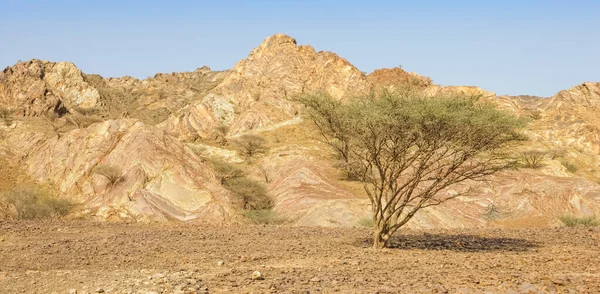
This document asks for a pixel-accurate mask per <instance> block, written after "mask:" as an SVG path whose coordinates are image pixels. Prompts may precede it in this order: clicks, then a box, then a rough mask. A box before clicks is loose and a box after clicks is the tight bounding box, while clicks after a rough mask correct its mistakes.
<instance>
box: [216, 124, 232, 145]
mask: <svg viewBox="0 0 600 294" xmlns="http://www.w3.org/2000/svg"><path fill="white" fill-rule="evenodd" d="M227 132H229V127H228V126H227V125H225V124H220V125H218V126H216V127H215V129H214V130H213V132H212V138H213V139H214V140H215V142H217V144H219V145H225V144H227V139H226V138H225V136H226V135H227Z"/></svg>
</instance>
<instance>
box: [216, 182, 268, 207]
mask: <svg viewBox="0 0 600 294" xmlns="http://www.w3.org/2000/svg"><path fill="white" fill-rule="evenodd" d="M225 187H226V188H227V189H229V190H230V191H231V192H233V193H234V194H235V195H236V196H237V197H238V200H239V201H240V202H241V205H240V206H241V207H242V208H243V209H271V208H273V200H272V199H271V197H269V195H268V194H267V189H266V188H265V186H264V185H263V184H262V183H260V182H258V181H255V180H252V179H249V178H245V177H241V178H233V179H229V180H227V181H225Z"/></svg>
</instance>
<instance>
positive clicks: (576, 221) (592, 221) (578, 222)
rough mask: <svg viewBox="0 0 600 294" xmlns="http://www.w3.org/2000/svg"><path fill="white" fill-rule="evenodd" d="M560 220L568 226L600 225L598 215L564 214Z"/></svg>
mask: <svg viewBox="0 0 600 294" xmlns="http://www.w3.org/2000/svg"><path fill="white" fill-rule="evenodd" d="M560 221H561V222H562V223H563V224H564V225H565V226H567V227H576V226H584V227H597V226H599V225H600V222H599V221H598V219H596V216H584V217H576V216H573V215H563V216H561V217H560Z"/></svg>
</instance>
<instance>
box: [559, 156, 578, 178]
mask: <svg viewBox="0 0 600 294" xmlns="http://www.w3.org/2000/svg"><path fill="white" fill-rule="evenodd" d="M560 164H562V166H564V167H565V168H566V169H567V171H568V172H570V173H572V174H574V173H576V172H577V165H575V164H574V163H571V162H570V161H568V160H566V159H561V161H560Z"/></svg>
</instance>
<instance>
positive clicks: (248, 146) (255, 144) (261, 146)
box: [233, 134, 268, 163]
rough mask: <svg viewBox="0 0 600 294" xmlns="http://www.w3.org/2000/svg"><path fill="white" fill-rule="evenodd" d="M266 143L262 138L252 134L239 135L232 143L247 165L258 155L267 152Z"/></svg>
mask: <svg viewBox="0 0 600 294" xmlns="http://www.w3.org/2000/svg"><path fill="white" fill-rule="evenodd" d="M266 143H267V141H266V140H265V139H264V138H263V137H261V136H259V135H253V134H245V135H241V136H240V137H239V138H237V139H235V140H234V141H233V144H234V146H235V147H236V148H237V150H238V152H239V154H240V155H241V156H242V157H244V158H245V159H246V161H247V162H248V163H250V162H252V160H253V159H254V158H255V157H257V156H258V155H261V154H264V153H265V152H267V150H268V148H267V146H266Z"/></svg>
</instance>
